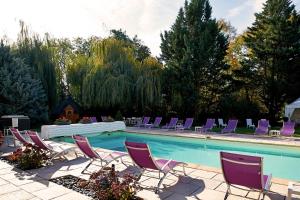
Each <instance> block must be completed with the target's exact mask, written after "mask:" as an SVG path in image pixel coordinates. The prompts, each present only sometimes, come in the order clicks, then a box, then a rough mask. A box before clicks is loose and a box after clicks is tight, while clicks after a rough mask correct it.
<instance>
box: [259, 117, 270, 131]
mask: <svg viewBox="0 0 300 200" xmlns="http://www.w3.org/2000/svg"><path fill="white" fill-rule="evenodd" d="M258 128H260V129H268V128H269V120H265V119H261V120H259V121H258Z"/></svg>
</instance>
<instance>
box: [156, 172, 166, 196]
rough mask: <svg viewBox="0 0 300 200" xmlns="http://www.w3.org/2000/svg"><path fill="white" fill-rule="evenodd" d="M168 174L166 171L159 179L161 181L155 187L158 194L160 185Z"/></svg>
mask: <svg viewBox="0 0 300 200" xmlns="http://www.w3.org/2000/svg"><path fill="white" fill-rule="evenodd" d="M166 176H167V173H164V175H163V177H161V178H160V179H159V182H158V184H157V187H156V189H155V193H156V194H157V193H158V190H159V187H160V185H161V184H162V182H163V180H164V179H165V178H166Z"/></svg>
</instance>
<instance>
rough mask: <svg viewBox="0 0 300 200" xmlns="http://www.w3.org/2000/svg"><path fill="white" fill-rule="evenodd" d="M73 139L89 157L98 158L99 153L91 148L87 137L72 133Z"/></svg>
mask: <svg viewBox="0 0 300 200" xmlns="http://www.w3.org/2000/svg"><path fill="white" fill-rule="evenodd" d="M73 139H74V142H75V144H76V145H77V146H78V148H79V149H80V150H81V151H82V153H84V155H86V156H87V157H89V158H99V155H98V154H97V153H96V152H95V151H94V150H93V149H92V147H91V145H90V143H89V141H88V139H87V138H86V137H84V136H81V135H73Z"/></svg>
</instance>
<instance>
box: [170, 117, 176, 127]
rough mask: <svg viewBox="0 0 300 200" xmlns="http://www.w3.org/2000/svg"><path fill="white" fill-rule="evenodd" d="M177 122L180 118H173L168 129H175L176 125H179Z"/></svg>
mask: <svg viewBox="0 0 300 200" xmlns="http://www.w3.org/2000/svg"><path fill="white" fill-rule="evenodd" d="M177 121H178V118H177V117H173V118H171V120H170V123H169V124H168V128H173V127H175V126H176V124H177Z"/></svg>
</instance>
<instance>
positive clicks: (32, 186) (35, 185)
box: [20, 180, 57, 193]
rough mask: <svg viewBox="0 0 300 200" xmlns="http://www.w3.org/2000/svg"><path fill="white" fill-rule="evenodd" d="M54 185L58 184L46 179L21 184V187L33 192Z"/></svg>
mask: <svg viewBox="0 0 300 200" xmlns="http://www.w3.org/2000/svg"><path fill="white" fill-rule="evenodd" d="M53 186H57V185H56V184H55V183H52V182H49V181H46V180H39V181H36V182H32V183H28V184H25V185H21V186H20V188H22V189H23V190H25V191H27V192H30V193H32V192H35V191H39V190H43V189H46V188H50V187H53Z"/></svg>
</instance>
